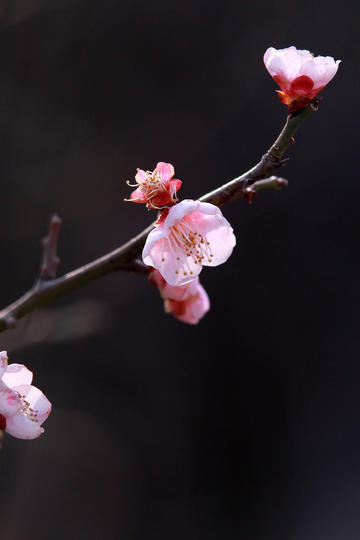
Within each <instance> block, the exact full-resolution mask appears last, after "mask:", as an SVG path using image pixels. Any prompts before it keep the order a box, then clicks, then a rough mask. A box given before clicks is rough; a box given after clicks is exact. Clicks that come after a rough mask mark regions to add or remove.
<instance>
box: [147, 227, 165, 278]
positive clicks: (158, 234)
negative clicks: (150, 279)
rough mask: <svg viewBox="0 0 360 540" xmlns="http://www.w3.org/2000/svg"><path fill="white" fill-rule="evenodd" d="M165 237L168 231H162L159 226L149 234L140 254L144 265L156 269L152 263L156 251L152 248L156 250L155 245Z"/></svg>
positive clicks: (162, 228)
mask: <svg viewBox="0 0 360 540" xmlns="http://www.w3.org/2000/svg"><path fill="white" fill-rule="evenodd" d="M167 235H168V231H167V230H166V229H164V227H163V226H162V225H160V227H156V228H155V229H153V230H152V231H151V232H150V233H149V235H148V237H147V239H146V242H145V245H144V249H143V252H142V259H143V261H144V264H147V265H148V266H153V267H154V268H157V266H155V264H154V261H153V257H156V256H157V249H155V250H154V248H156V244H157V243H158V242H159V241H160V240H162V239H163V238H164V237H166V236H167Z"/></svg>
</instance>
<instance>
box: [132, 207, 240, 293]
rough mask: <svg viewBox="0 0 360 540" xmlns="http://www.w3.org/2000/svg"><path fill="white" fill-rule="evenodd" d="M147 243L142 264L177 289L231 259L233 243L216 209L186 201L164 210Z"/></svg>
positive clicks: (230, 233) (222, 218) (224, 222)
mask: <svg viewBox="0 0 360 540" xmlns="http://www.w3.org/2000/svg"><path fill="white" fill-rule="evenodd" d="M157 223H158V225H157V226H156V227H155V229H153V230H152V231H151V232H150V234H149V236H148V237H147V239H146V242H145V246H144V249H143V254H142V256H143V261H144V263H145V264H147V265H149V266H153V267H154V268H156V269H158V270H159V271H160V273H161V275H162V276H163V278H164V279H165V281H167V283H168V284H169V285H173V286H176V287H178V286H179V285H184V284H186V283H189V282H190V281H192V280H193V279H194V278H195V277H196V276H197V275H198V274H200V272H201V269H202V267H203V265H205V266H218V265H219V264H222V263H223V262H225V261H226V260H227V259H228V258H229V257H230V255H231V253H232V250H233V248H234V246H235V244H236V239H235V236H234V233H233V230H232V228H231V226H230V224H229V222H228V221H227V220H226V219H225V218H224V216H223V215H222V213H221V211H220V210H219V208H218V207H217V206H214V205H213V204H209V203H202V202H200V201H192V200H189V199H185V200H183V201H181V202H179V203H178V204H176V205H175V206H173V207H172V208H170V210H166V211H164V212H163V213H162V215H161V216H160V219H159V220H158V221H157Z"/></svg>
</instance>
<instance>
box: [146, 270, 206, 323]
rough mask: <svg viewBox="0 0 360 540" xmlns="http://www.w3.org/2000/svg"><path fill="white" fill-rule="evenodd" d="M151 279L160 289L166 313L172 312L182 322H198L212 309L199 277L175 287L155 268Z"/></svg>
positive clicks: (150, 275) (150, 276) (151, 273)
mask: <svg viewBox="0 0 360 540" xmlns="http://www.w3.org/2000/svg"><path fill="white" fill-rule="evenodd" d="M149 281H150V282H151V283H152V284H153V285H155V286H156V287H157V288H158V289H159V291H160V294H161V296H162V298H163V299H164V309H165V311H166V313H172V314H173V315H174V317H176V318H177V319H179V320H180V321H182V322H186V323H188V324H197V323H198V322H199V321H200V319H202V317H203V316H204V315H205V314H206V313H207V312H208V311H209V309H210V300H209V297H208V295H207V293H206V291H205V289H204V287H202V285H200V282H199V278H198V277H196V278H195V279H193V280H192V281H190V282H189V283H187V284H185V285H180V286H179V287H174V286H172V285H169V284H168V283H167V282H166V281H165V279H164V278H163V277H162V275H161V274H160V272H159V271H158V270H155V269H154V270H152V271H151V272H150V274H149Z"/></svg>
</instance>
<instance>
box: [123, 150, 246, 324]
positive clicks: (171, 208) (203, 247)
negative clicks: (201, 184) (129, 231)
mask: <svg viewBox="0 0 360 540" xmlns="http://www.w3.org/2000/svg"><path fill="white" fill-rule="evenodd" d="M174 174H175V170H174V167H173V166H172V165H171V164H170V163H164V162H162V161H161V162H159V163H158V164H157V165H156V167H155V169H154V171H152V172H151V171H146V172H145V171H143V170H141V169H138V172H137V174H136V176H135V180H136V182H137V184H136V186H134V187H136V189H135V191H133V193H132V194H131V196H130V199H129V200H130V201H132V202H136V203H143V204H145V205H146V206H147V208H148V209H157V210H159V215H158V219H157V221H156V223H155V228H154V229H153V230H152V231H151V232H150V234H149V235H148V237H147V239H146V242H145V246H144V249H143V253H142V258H143V261H144V263H145V264H146V265H147V266H149V267H151V268H152V269H153V270H151V271H150V274H149V279H150V281H151V282H152V283H153V284H154V285H156V287H157V288H158V289H159V291H160V293H161V295H162V297H163V299H164V308H165V311H166V312H167V313H172V314H173V315H174V316H175V317H177V318H178V319H179V320H181V321H183V322H187V323H189V324H196V323H197V322H199V320H200V319H201V317H203V315H205V313H206V312H207V311H208V310H209V308H210V301H209V298H208V295H207V294H206V292H205V290H204V288H203V287H202V286H201V285H200V283H199V279H198V275H199V274H200V272H201V270H202V267H203V266H218V265H219V264H222V263H224V262H225V261H226V260H227V259H228V258H229V257H230V255H231V253H232V250H233V248H234V246H235V243H236V240H235V235H234V233H233V229H232V227H231V225H230V224H229V222H228V221H227V220H226V219H225V217H224V216H223V215H222V213H221V211H220V209H219V208H218V207H217V206H215V205H213V204H210V203H204V202H200V201H194V200H191V199H185V200H183V201H180V202H178V199H177V195H176V194H177V190H178V189H179V188H180V187H181V181H180V180H175V179H173V176H174ZM130 185H131V184H130Z"/></svg>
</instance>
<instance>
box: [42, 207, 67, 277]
mask: <svg viewBox="0 0 360 540" xmlns="http://www.w3.org/2000/svg"><path fill="white" fill-rule="evenodd" d="M61 225H62V219H61V217H59V216H58V215H57V214H53V215H52V216H51V217H50V222H49V228H48V234H47V236H45V237H44V238H43V239H42V245H43V247H44V251H43V259H42V263H41V268H40V279H44V280H46V279H54V278H55V277H56V270H57V267H58V266H59V264H60V259H59V257H58V256H57V243H58V237H59V232H60V229H61Z"/></svg>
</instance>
